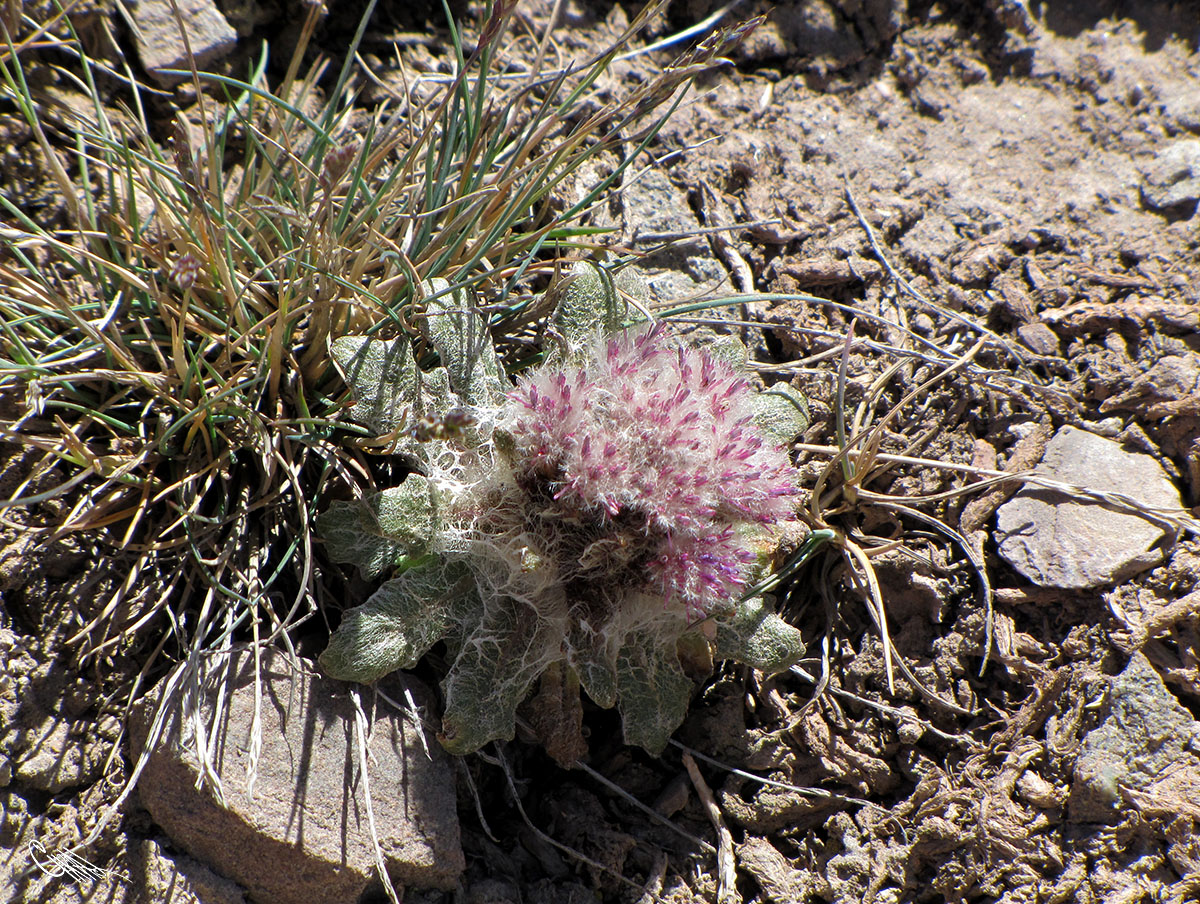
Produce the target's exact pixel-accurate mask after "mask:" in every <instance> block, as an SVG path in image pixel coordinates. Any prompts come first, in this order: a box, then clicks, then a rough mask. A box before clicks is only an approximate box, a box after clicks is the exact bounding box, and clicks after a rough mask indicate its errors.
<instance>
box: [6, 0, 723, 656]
mask: <svg viewBox="0 0 1200 904" xmlns="http://www.w3.org/2000/svg"><path fill="white" fill-rule="evenodd" d="M515 6H516V4H514V3H511V2H500V3H494V4H491V5H490V6H489V8H488V11H487V13H486V16H485V18H484V20H483V21H482V23H481V27H480V28H479V31H478V36H477V37H476V38H475V40H474V42H473V46H471V47H468V41H467V40H466V39H465V38H464V36H463V34H462V33H461V32H460V31H459V30H458V29H457V28H456V27H455V26H454V24H453V23H452V24H451V26H450V29H449V38H450V42H451V44H452V47H453V66H452V69H453V71H452V74H451V75H450V76H449V77H448V78H446V79H444V80H443V81H441V82H434V83H432V85H433V87H432V89H431V90H432V94H431V95H430V97H431V99H429V100H427V101H425V102H422V103H418V102H417V99H416V94H415V93H412V92H409V93H404V94H401V95H398V96H396V97H395V98H394V99H393V101H392V102H390V103H383V104H381V105H380V106H379V107H377V108H375V109H371V110H366V109H363V108H360V107H359V106H358V105H357V104H356V98H357V89H358V87H359V86H360V84H361V79H360V75H361V73H360V72H359V70H358V68H357V66H356V63H355V59H356V56H355V49H356V46H357V42H358V40H359V39H360V38H361V36H362V34H363V31H364V28H365V26H366V22H367V19H366V18H364V20H363V23H362V25H361V26H360V28H359V32H358V35H357V36H356V39H355V45H354V46H352V47H351V48H350V52H348V53H347V55H346V58H345V63H344V65H343V66H342V68H341V69H340V70H339V71H338V72H337V73H336V77H334V76H335V74H334V73H333V72H332V70H330V68H329V66H328V63H327V62H326V61H323V60H318V61H317V62H316V63H315V64H314V65H312V66H311V67H310V68H308V69H307V70H306V71H305V72H304V73H303V74H301V70H302V68H303V64H302V60H303V59H304V57H305V53H306V51H307V49H308V47H309V44H310V40H311V38H312V36H313V34H314V31H315V28H316V25H317V22H318V18H317V17H318V10H317V8H316V6H314V7H313V8H312V9H311V11H310V14H309V18H308V20H307V21H306V22H305V24H304V27H303V29H302V32H301V38H300V41H299V45H298V47H297V49H296V51H295V54H294V56H293V57H292V59H291V60H290V63H289V65H288V68H287V71H286V74H285V75H284V77H283V78H282V79H281V80H280V81H279V82H278V83H277V84H271V81H270V79H269V78H268V75H267V73H268V65H267V64H268V60H267V55H266V52H265V51H264V52H263V54H262V55H261V57H260V58H259V59H258V61H257V64H256V66H255V68H254V71H253V72H252V73H250V75H248V76H247V77H246V78H245V79H235V78H231V77H228V76H218V75H212V74H205V73H200V72H195V71H193V72H188V73H181V75H186V76H187V78H188V79H190V80H191V82H192V84H193V86H194V88H195V90H196V94H197V103H196V105H195V107H194V108H193V109H192V110H191V111H190V113H189V115H188V116H187V117H185V116H184V114H182V113H179V112H176V113H175V115H174V116H173V118H172V119H171V120H170V122H169V124H166V125H164V123H163V122H162V121H161V117H159V116H158V114H157V112H156V111H157V110H158V109H159V105H160V100H161V98H160V96H159V95H160V94H161V92H156V91H154V90H153V89H151V88H148V87H147V86H145V85H142V84H141V83H140V82H139V81H138V78H137V77H136V74H135V70H134V67H133V66H131V65H129V64H128V63H127V62H126V61H125V60H123V59H120V58H119V57H117V58H115V59H112V58H110V59H107V60H100V59H96V58H93V57H92V56H90V55H89V52H88V49H87V45H86V42H84V41H82V40H80V38H79V36H78V35H76V34H74V32H73V31H71V27H70V20H69V18H67V17H64V16H62V15H59V16H56V17H54V21H53V23H52V24H53V26H54V28H53V29H51V28H49V26H48V23H46V22H42V23H39V22H35V21H32V20H30V19H29V18H28V17H26V18H24V19H21V20H20V21H17V20H16V19H15V18H11V17H10V19H9V20H8V21H7V22H6V23H5V26H6V27H5V28H4V30H3V40H4V44H3V47H2V49H0V93H2V94H3V95H4V98H5V101H6V102H7V103H9V104H12V105H14V106H15V107H16V109H17V110H18V111H19V112H20V115H21V116H22V117H23V118H24V120H25V122H26V123H27V124H28V126H29V128H30V130H31V132H32V135H33V138H34V141H35V142H36V146H37V148H38V150H39V152H40V156H41V158H42V163H43V166H44V168H45V171H46V172H47V173H48V174H49V177H50V179H51V180H52V184H53V186H54V188H55V189H56V191H57V192H58V193H60V194H61V196H62V197H63V199H64V201H65V205H66V208H65V210H66V215H67V220H68V222H67V223H66V225H65V228H61V229H55V228H52V227H51V226H49V225H47V224H45V223H42V222H39V221H37V220H35V219H34V218H33V217H31V216H29V215H28V214H26V213H25V212H24V211H23V209H22V207H21V206H20V205H19V204H18V203H16V202H15V201H14V200H9V199H7V198H0V205H2V208H3V213H4V219H5V221H6V222H5V225H4V229H3V234H2V238H0V322H2V328H0V394H3V395H5V396H7V397H9V398H16V399H19V400H20V402H19V403H18V410H17V411H16V413H15V416H13V417H11V418H10V419H8V420H7V421H6V422H4V423H3V424H0V438H3V439H5V440H8V441H14V442H18V443H21V444H24V445H25V446H27V447H29V448H31V449H33V450H36V456H37V460H36V461H35V462H34V463H33V464H32V467H31V468H30V470H29V472H28V474H27V475H26V477H25V480H24V482H23V483H22V484H21V485H20V487H18V489H17V491H16V492H15V493H14V494H13V495H12V497H11V498H9V499H7V500H5V501H4V502H3V504H4V505H5V506H6V507H12V506H14V505H24V506H28V505H30V504H35V503H40V502H47V501H50V500H52V499H57V501H58V502H59V503H60V509H61V515H60V516H59V517H56V518H54V519H53V520H51V521H48V522H47V523H44V524H43V525H42V527H41V528H40V529H41V532H42V534H43V535H44V536H47V537H50V536H61V535H63V534H64V533H68V532H76V531H86V532H89V533H90V535H92V536H94V537H98V538H101V539H102V541H103V543H104V544H106V547H107V548H108V549H109V550H110V551H111V553H112V554H113V555H114V556H117V555H125V556H128V557H130V558H131V564H130V566H129V574H130V577H129V579H128V580H126V581H124V582H122V583H121V584H120V586H119V587H118V589H117V590H116V591H115V592H114V593H113V594H112V596H111V597H110V598H108V599H106V600H102V601H100V602H99V604H98V605H97V606H96V607H95V609H94V611H91V612H89V613H88V614H87V619H86V621H87V623H86V624H85V625H84V626H83V627H82V628H81V630H79V632H78V633H77V635H76V640H77V642H78V644H79V650H80V652H81V654H82V655H84V656H85V657H86V656H97V655H100V654H102V653H103V652H104V651H106V650H108V651H111V650H113V649H114V648H116V647H117V646H120V645H123V646H126V647H128V646H130V645H137V643H138V638H150V639H151V640H154V639H155V638H157V641H156V643H157V648H158V649H162V648H163V646H164V644H165V643H166V641H167V639H168V638H171V639H173V640H174V641H175V646H176V648H177V649H178V650H181V651H182V650H189V649H190V650H199V649H207V648H211V647H215V646H219V645H222V644H224V643H226V642H227V641H228V639H229V637H230V636H231V634H232V633H233V632H236V631H240V632H242V636H243V637H245V636H249V635H250V634H252V635H253V637H254V638H255V639H256V640H257V639H261V638H262V637H263V636H264V634H265V636H268V637H278V636H281V635H286V634H287V632H288V631H289V630H290V629H292V628H293V627H294V626H296V625H297V624H298V623H299V622H300V621H301V620H303V619H304V618H305V617H307V616H308V615H309V614H311V613H313V612H314V611H316V609H317V605H318V604H319V602H320V601H321V580H320V569H319V567H318V560H317V556H316V546H315V545H314V542H313V537H312V532H311V524H312V520H313V517H314V515H315V508H316V506H315V500H317V499H319V498H321V497H322V495H323V494H325V493H326V491H327V490H328V488H329V487H330V486H331V485H332V484H333V483H335V482H341V483H343V484H354V485H359V486H360V487H361V486H362V485H363V484H365V485H366V487H367V489H370V488H371V485H372V482H373V479H374V478H373V476H372V475H373V473H374V470H373V467H372V465H370V464H369V463H367V461H366V460H365V459H364V458H363V457H362V456H361V454H360V447H359V445H358V444H356V443H355V442H347V441H346V435H345V433H344V430H345V429H346V425H345V424H344V423H343V422H342V421H341V420H340V419H339V418H338V415H339V412H340V410H341V406H342V405H343V404H344V403H343V401H342V399H343V398H344V389H345V387H344V385H343V383H342V380H341V378H340V376H339V375H338V373H337V371H336V369H335V368H334V367H333V366H332V362H331V358H330V345H331V343H332V342H333V340H334V339H335V338H336V337H337V336H339V335H342V334H346V333H361V334H369V335H374V336H381V337H388V338H397V337H399V338H401V339H403V340H404V341H411V343H412V346H413V349H414V353H415V354H416V355H418V356H419V357H422V358H428V357H429V356H430V355H431V354H433V351H432V348H431V347H430V346H429V345H428V343H427V342H426V341H425V339H424V338H423V335H422V330H421V322H422V319H423V317H424V313H425V310H426V307H427V305H428V303H429V302H430V300H431V299H430V298H429V297H428V296H427V293H426V292H425V290H423V289H422V288H421V286H422V285H425V286H429V285H438V286H440V287H441V288H439V289H436V290H435V292H436V293H437V294H443V293H452V292H458V291H460V290H463V289H466V290H468V291H469V292H470V293H471V296H470V297H471V298H472V299H473V302H472V303H478V304H480V305H482V306H483V308H484V309H485V310H486V311H487V312H488V313H489V314H490V315H491V322H492V323H493V327H494V332H496V333H497V334H498V337H497V338H499V339H501V340H503V338H504V333H505V330H507V329H516V328H517V325H518V324H520V323H522V322H523V321H522V319H521V318H520V317H515V316H511V315H514V314H516V313H517V312H519V311H520V310H521V309H522V300H521V299H522V297H523V293H524V288H523V287H524V286H526V285H527V282H528V280H529V279H530V278H532V277H533V276H534V275H535V274H536V273H537V272H539V271H547V272H548V271H551V270H554V269H556V268H558V267H559V265H560V264H559V261H561V260H562V259H565V258H567V257H570V256H577V255H579V254H581V253H584V252H586V251H588V250H589V249H590V248H592V247H593V245H592V240H591V239H590V238H589V234H590V232H592V231H594V230H588V229H586V228H584V227H582V226H580V219H581V218H582V217H583V216H584V215H585V214H586V213H587V212H588V211H589V210H590V209H591V208H592V207H593V206H595V205H597V204H599V203H601V201H602V200H603V199H604V198H605V195H606V192H607V191H608V190H609V188H610V187H611V186H612V185H613V184H614V183H615V182H616V181H618V180H619V179H620V178H621V176H622V174H623V172H624V171H625V170H626V168H627V167H628V165H629V163H630V162H631V161H632V160H633V159H634V157H635V156H636V155H637V154H638V153H639V152H640V151H641V150H642V149H643V148H644V147H645V145H646V143H647V142H649V141H650V140H651V138H652V137H653V136H654V134H655V133H656V131H657V130H658V128H659V127H660V126H661V125H662V123H663V121H664V119H665V117H666V115H668V113H669V111H670V109H671V107H672V105H673V102H677V100H678V97H679V96H680V91H679V89H680V88H681V87H683V86H686V85H687V84H688V83H689V82H690V80H691V79H693V78H694V77H695V75H696V74H697V73H699V72H701V71H703V70H704V69H706V68H707V67H709V66H710V65H711V64H712V62H713V61H714V60H715V59H718V58H719V55H720V53H722V52H723V51H724V50H725V49H727V46H728V44H729V42H731V41H734V40H736V39H737V37H738V33H737V32H736V31H734V32H719V33H718V34H717V36H716V37H715V38H713V39H711V40H709V41H708V42H706V44H705V45H703V46H701V47H700V48H698V49H697V50H695V51H692V52H690V53H689V54H688V55H685V57H684V58H681V59H680V60H679V61H677V63H676V64H675V65H674V66H671V67H668V68H666V69H664V70H663V71H662V72H661V73H660V74H659V75H658V76H657V77H655V78H652V79H649V80H647V81H645V82H643V83H641V84H640V85H638V86H636V87H634V88H633V89H632V90H630V91H629V92H628V93H627V94H625V95H623V96H620V97H616V98H615V99H613V100H611V101H609V102H607V103H603V104H597V103H595V102H594V101H593V100H592V98H591V96H590V94H589V90H590V89H591V88H592V86H593V85H594V83H595V82H596V80H597V79H598V78H599V77H600V76H601V75H602V74H603V73H604V72H605V71H606V69H607V68H608V67H609V66H610V65H611V63H612V61H613V59H614V58H615V56H616V55H617V54H618V52H619V51H620V50H621V49H622V48H623V47H624V46H625V45H626V44H627V42H628V41H629V39H630V38H631V37H632V36H633V35H635V34H636V33H637V32H638V31H639V30H640V29H641V28H643V27H644V26H645V24H646V23H647V22H648V21H649V20H650V18H651V17H652V16H654V15H655V14H656V13H657V11H658V9H659V7H660V6H661V4H652V5H651V7H649V8H647V9H646V10H644V11H643V12H642V13H641V14H640V15H639V16H638V17H636V18H635V20H634V21H633V22H632V23H631V25H630V27H629V29H628V30H627V32H626V33H625V34H624V35H622V36H621V39H620V40H619V41H618V42H616V43H614V44H613V46H612V47H611V48H609V49H608V50H607V51H606V52H605V53H604V54H602V55H601V56H600V57H598V58H597V59H594V60H591V61H589V62H587V63H585V64H583V65H582V66H579V67H576V68H574V69H570V70H563V71H558V72H554V73H550V74H545V73H537V72H535V73H533V74H531V75H529V76H528V77H524V78H522V79H520V80H518V81H514V80H512V79H510V78H508V77H506V76H505V74H504V72H503V71H502V70H503V69H504V65H503V63H502V62H501V61H502V60H503V58H504V54H505V52H506V49H507V48H508V47H509V46H510V44H509V41H510V38H509V34H508V33H509V29H510V26H511V24H512V21H513V16H514V9H515ZM369 15H370V9H368V12H367V17H369ZM56 33H57V34H59V35H60V36H59V37H54V35H55V34H56ZM63 60H66V61H67V62H66V63H63V62H62V61H63ZM38 73H41V74H43V75H47V76H48V78H45V77H42V78H39V77H36V76H37V74H38ZM48 80H56V81H58V82H59V83H60V84H62V85H65V86H67V88H68V89H69V90H70V91H71V92H72V93H75V94H77V95H78V96H80V97H83V98H86V99H87V104H86V106H85V107H84V108H82V109H78V108H77V109H76V110H75V111H74V112H73V113H70V114H69V115H65V116H62V115H59V113H61V112H62V107H61V105H60V104H57V103H56V102H55V100H54V98H53V97H52V96H50V95H49V94H47V92H46V90H45V89H44V88H43V87H40V86H41V85H43V84H44V83H46V82H47V81H48ZM430 84H431V83H428V82H426V83H423V84H422V85H421V87H422V88H423V89H427V88H429V87H430ZM113 85H118V86H120V87H119V89H113V87H112V86H113ZM114 90H116V91H117V93H118V95H119V96H118V97H115V98H110V97H109V95H110V94H111V93H112V92H113V91H114ZM423 93H425V94H427V95H428V94H430V92H428V91H424V92H423ZM47 111H58V112H57V113H55V115H48V113H47ZM600 155H605V156H606V159H608V160H609V161H610V162H611V163H612V167H611V174H610V175H609V176H608V177H606V178H605V179H603V180H602V181H601V182H600V183H599V184H596V185H594V186H591V187H590V188H589V190H588V191H586V192H584V193H583V194H582V196H581V197H580V198H579V200H577V201H575V202H574V203H572V204H568V205H567V206H566V207H561V206H560V207H555V201H556V191H557V190H558V189H559V188H560V187H561V186H562V185H563V184H564V182H565V181H566V180H568V179H569V178H571V177H573V176H574V174H576V173H578V172H579V170H580V168H581V167H582V166H583V165H584V164H585V163H587V162H588V161H589V160H593V159H595V158H597V157H599V156H600ZM433 279H438V280H443V282H438V283H430V282H428V281H429V280H433ZM495 324H500V326H499V327H496V326H495ZM505 324H507V326H506V325H505ZM371 442H375V441H371ZM364 443H367V445H370V443H369V442H367V441H365V440H364ZM164 622H165V623H166V625H168V626H169V628H170V630H169V631H167V632H162V631H161V629H162V627H163V624H164ZM155 626H157V629H158V631H157V633H155V634H152V633H151V631H152V629H153V628H155Z"/></svg>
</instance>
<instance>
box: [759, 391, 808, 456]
mask: <svg viewBox="0 0 1200 904" xmlns="http://www.w3.org/2000/svg"><path fill="white" fill-rule="evenodd" d="M753 405H754V424H755V426H756V427H758V429H759V430H760V431H761V432H762V435H763V439H765V440H767V441H768V442H773V443H775V444H776V445H779V446H788V445H790V444H791V443H792V442H793V441H794V440H795V439H796V437H797V436H799V435H800V434H801V433H803V432H804V431H805V430H807V429H808V425H809V423H810V417H809V412H808V399H806V398H805V397H804V395H803V394H802V393H800V392H799V391H798V390H796V389H793V388H792V386H791V385H790V384H788V383H777V384H776V385H774V386H772V387H771V388H770V389H766V390H763V391H762V392H760V393H757V394H756V395H755V396H754V401H753Z"/></svg>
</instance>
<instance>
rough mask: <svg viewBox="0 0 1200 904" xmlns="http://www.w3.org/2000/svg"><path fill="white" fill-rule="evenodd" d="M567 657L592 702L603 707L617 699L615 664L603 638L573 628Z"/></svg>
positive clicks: (609, 706) (605, 707)
mask: <svg viewBox="0 0 1200 904" xmlns="http://www.w3.org/2000/svg"><path fill="white" fill-rule="evenodd" d="M569 659H570V663H571V665H572V666H573V667H574V669H575V673H576V675H578V676H579V683H580V684H582V685H583V689H584V690H585V691H587V695H588V696H589V697H591V698H592V701H593V702H594V703H595V704H596V705H597V706H601V707H603V708H604V709H609V708H611V707H612V706H613V705H614V704H615V703H616V702H617V667H616V663H615V662H614V661H613V658H612V655H611V654H610V653H609V650H608V645H607V644H606V643H604V637H603V636H602V635H600V634H596V633H585V632H584V631H582V630H578V629H577V630H574V631H572V632H571V643H570V656H569Z"/></svg>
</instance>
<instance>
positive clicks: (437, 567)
mask: <svg viewBox="0 0 1200 904" xmlns="http://www.w3.org/2000/svg"><path fill="white" fill-rule="evenodd" d="M481 608H482V603H481V602H480V600H479V594H478V591H477V589H476V587H475V581H474V578H473V577H472V576H471V573H470V572H469V570H468V569H467V568H466V566H464V565H461V564H459V563H450V564H448V563H445V562H443V561H440V560H439V561H437V562H434V563H430V564H427V565H422V566H418V567H416V568H412V569H410V570H408V571H406V572H405V573H404V574H402V575H400V576H399V577H396V578H392V579H391V580H390V581H387V582H386V583H385V584H384V585H383V586H382V587H380V588H379V589H378V590H377V591H375V593H374V594H372V595H371V597H370V598H369V599H368V600H367V601H366V602H365V603H363V604H362V605H361V606H355V607H354V608H353V609H349V610H347V611H346V612H345V613H344V614H343V615H342V623H341V625H339V626H338V629H337V630H336V631H335V632H333V636H332V637H331V638H330V639H329V646H328V647H326V648H325V652H323V653H322V654H321V656H320V659H319V662H320V664H321V668H322V669H323V670H324V671H325V673H326V674H327V675H329V676H330V677H331V678H337V679H340V680H342V681H357V682H360V683H362V684H368V683H370V682H372V681H376V680H378V679H379V678H382V677H383V676H384V675H387V674H388V673H389V672H394V671H395V670H396V669H409V668H412V667H413V666H414V665H416V664H417V661H418V660H419V659H420V658H421V657H422V656H424V655H425V654H426V653H427V652H428V651H429V649H430V647H432V646H433V645H434V644H435V643H437V642H438V641H439V640H441V639H442V638H443V637H445V636H446V635H447V634H448V633H451V632H452V631H453V630H454V628H455V627H456V626H457V625H458V624H460V623H462V622H463V621H465V620H468V619H470V618H472V617H473V616H472V612H473V611H477V610H479V609H481ZM474 617H475V618H478V616H477V615H476V616H474Z"/></svg>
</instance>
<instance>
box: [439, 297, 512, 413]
mask: <svg viewBox="0 0 1200 904" xmlns="http://www.w3.org/2000/svg"><path fill="white" fill-rule="evenodd" d="M424 289H425V293H426V295H427V296H428V297H427V299H426V302H425V317H424V319H422V321H421V331H422V333H423V334H424V336H425V339H426V340H427V341H428V342H429V344H430V345H432V346H433V348H434V349H435V350H436V351H437V353H438V357H439V358H441V362H442V366H443V367H444V368H445V369H446V372H447V374H448V375H449V377H450V386H451V388H452V389H453V390H454V391H455V392H456V393H458V395H459V396H460V397H461V398H462V400H463V401H464V402H467V403H468V404H470V405H489V404H497V403H498V402H499V401H500V400H501V399H502V398H503V397H504V392H505V386H504V382H503V381H502V380H501V376H500V363H499V361H498V360H497V359H496V349H495V347H494V346H493V344H492V337H491V335H490V334H489V333H488V329H487V324H485V323H484V320H483V318H482V317H481V316H480V315H479V314H478V313H476V312H475V311H474V310H473V309H472V307H471V303H470V299H469V297H468V294H467V290H466V289H465V288H463V287H461V286H460V287H458V288H456V289H454V290H453V291H449V289H450V283H449V282H447V281H446V280H444V279H440V278H439V279H431V280H428V281H427V282H426V283H424Z"/></svg>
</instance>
